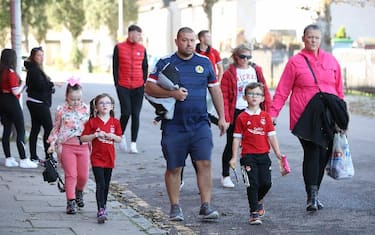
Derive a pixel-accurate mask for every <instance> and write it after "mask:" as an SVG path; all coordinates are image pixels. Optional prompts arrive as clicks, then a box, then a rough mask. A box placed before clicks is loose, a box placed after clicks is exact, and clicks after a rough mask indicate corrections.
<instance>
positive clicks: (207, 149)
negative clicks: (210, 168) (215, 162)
mask: <svg viewBox="0 0 375 235" xmlns="http://www.w3.org/2000/svg"><path fill="white" fill-rule="evenodd" d="M161 146H162V151H163V154H164V158H165V160H166V161H167V169H168V170H172V169H175V168H177V167H184V166H185V160H186V158H187V156H188V154H190V157H191V158H192V159H193V160H195V161H199V160H211V153H212V148H213V142H212V132H211V128H210V126H209V124H208V123H207V124H204V125H200V126H199V127H197V128H195V129H193V130H189V131H187V130H184V131H178V130H173V131H172V130H171V129H169V130H168V131H163V132H162V139H161Z"/></svg>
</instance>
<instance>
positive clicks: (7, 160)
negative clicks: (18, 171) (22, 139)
mask: <svg viewBox="0 0 375 235" xmlns="http://www.w3.org/2000/svg"><path fill="white" fill-rule="evenodd" d="M5 166H6V167H17V166H18V162H17V161H16V159H14V157H8V158H5Z"/></svg>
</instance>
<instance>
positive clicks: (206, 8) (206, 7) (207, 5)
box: [203, 0, 218, 31]
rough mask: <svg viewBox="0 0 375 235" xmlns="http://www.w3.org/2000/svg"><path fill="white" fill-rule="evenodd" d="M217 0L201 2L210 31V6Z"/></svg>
mask: <svg viewBox="0 0 375 235" xmlns="http://www.w3.org/2000/svg"><path fill="white" fill-rule="evenodd" d="M217 1H218V0H204V2H203V10H204V12H205V13H206V15H207V18H208V28H209V30H210V31H211V29H212V7H213V6H214V5H215V3H216V2H217Z"/></svg>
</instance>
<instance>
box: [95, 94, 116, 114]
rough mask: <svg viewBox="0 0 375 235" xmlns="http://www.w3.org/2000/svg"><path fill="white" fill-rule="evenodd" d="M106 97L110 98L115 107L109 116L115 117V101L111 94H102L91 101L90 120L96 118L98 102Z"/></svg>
mask: <svg viewBox="0 0 375 235" xmlns="http://www.w3.org/2000/svg"><path fill="white" fill-rule="evenodd" d="M104 97H108V98H109V99H110V100H111V103H112V105H113V108H112V110H111V111H110V112H109V115H110V116H111V117H114V116H115V112H114V109H115V100H114V99H113V98H112V96H110V95H109V94H107V93H102V94H99V95H97V96H95V98H93V99H91V101H90V118H93V117H95V116H96V115H97V109H96V105H97V104H98V101H99V100H100V99H102V98H104Z"/></svg>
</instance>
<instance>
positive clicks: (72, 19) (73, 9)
mask: <svg viewBox="0 0 375 235" xmlns="http://www.w3.org/2000/svg"><path fill="white" fill-rule="evenodd" d="M52 12H53V17H54V18H55V20H56V22H57V23H60V24H62V25H63V26H65V27H66V28H67V29H68V30H69V32H70V34H71V35H72V38H73V48H72V50H71V59H72V63H73V65H74V66H75V67H76V68H78V67H79V65H80V64H81V63H82V60H83V56H82V52H81V51H80V50H79V48H78V45H77V44H78V42H77V39H78V37H79V35H81V33H82V31H83V29H84V27H85V24H86V18H85V9H84V6H83V0H53V8H52Z"/></svg>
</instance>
